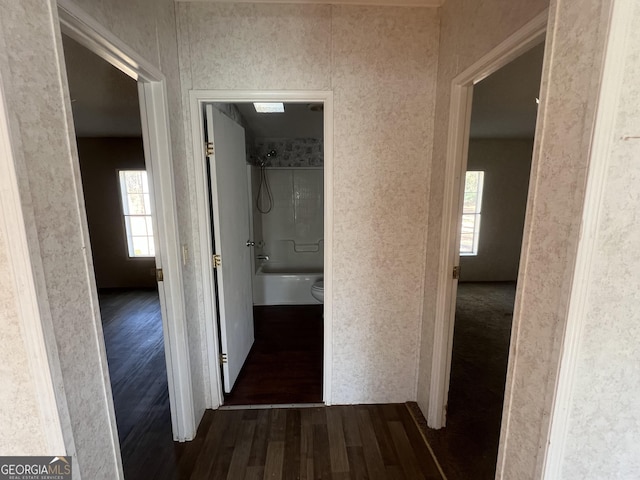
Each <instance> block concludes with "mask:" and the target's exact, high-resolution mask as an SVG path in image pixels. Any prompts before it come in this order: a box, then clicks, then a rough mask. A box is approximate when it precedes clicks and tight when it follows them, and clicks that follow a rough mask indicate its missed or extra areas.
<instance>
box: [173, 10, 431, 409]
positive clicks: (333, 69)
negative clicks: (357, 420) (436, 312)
mask: <svg viewBox="0 0 640 480" xmlns="http://www.w3.org/2000/svg"><path fill="white" fill-rule="evenodd" d="M178 12H179V13H178V18H179V27H180V28H179V38H180V65H181V68H180V70H181V73H182V88H183V101H184V102H185V105H186V104H187V100H188V91H189V90H191V89H229V90H333V93H334V109H335V111H334V132H335V136H334V152H333V153H334V178H333V182H334V187H333V188H334V198H333V200H334V211H333V215H334V227H333V235H334V239H333V252H334V259H333V263H334V277H333V281H334V298H333V312H332V313H333V320H334V323H333V358H332V359H331V361H332V365H333V373H332V376H333V380H332V385H331V389H332V399H331V400H332V402H334V403H366V402H403V401H406V400H411V399H415V396H416V375H417V356H418V347H419V338H418V336H417V335H416V333H417V332H418V331H419V319H420V309H421V303H422V302H421V300H420V297H421V293H422V282H423V278H424V242H425V236H426V230H425V226H426V214H427V190H428V188H427V185H428V178H429V164H430V155H431V150H432V141H433V140H432V139H433V136H432V131H433V106H434V103H435V96H434V93H435V92H434V87H435V75H436V61H437V49H438V35H439V16H438V11H437V10H436V9H429V8H393V7H359V6H329V5H278V4H228V3H227V4H225V3H206V2H196V3H191V2H183V3H180V4H179V5H178ZM185 130H186V135H187V136H190V134H191V123H190V117H189V115H188V112H185ZM187 144H188V145H189V144H190V143H189V142H188V143H187Z"/></svg>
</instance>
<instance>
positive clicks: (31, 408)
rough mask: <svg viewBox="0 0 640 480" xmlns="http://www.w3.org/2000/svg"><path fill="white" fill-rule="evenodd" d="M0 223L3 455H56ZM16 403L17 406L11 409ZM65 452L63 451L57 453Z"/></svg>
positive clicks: (0, 448)
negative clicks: (46, 432) (50, 439)
mask: <svg viewBox="0 0 640 480" xmlns="http://www.w3.org/2000/svg"><path fill="white" fill-rule="evenodd" d="M3 227H5V224H4V222H3V224H2V225H0V319H2V320H1V322H0V338H1V339H2V348H0V365H2V368H1V369H0V382H2V388H0V405H2V408H0V432H2V435H1V436H0V455H44V454H47V453H51V454H53V453H54V452H51V451H50V449H49V445H48V444H47V438H46V435H45V425H44V421H45V419H44V418H43V415H42V411H41V409H40V405H39V401H38V392H37V389H36V385H35V378H34V376H33V371H32V369H31V368H30V361H31V359H30V358H29V354H30V353H31V352H30V351H29V348H28V345H27V338H26V336H25V334H24V332H23V328H24V327H23V324H22V322H23V321H24V320H23V319H21V318H20V311H19V309H18V306H17V302H18V299H17V296H18V295H17V291H16V288H17V285H18V282H17V281H16V278H15V276H14V272H13V269H12V265H11V262H10V260H9V255H10V251H9V247H8V245H7V239H6V238H5V233H6V232H5V228H3ZM10 405H15V406H16V408H8V406H10ZM58 453H64V452H58Z"/></svg>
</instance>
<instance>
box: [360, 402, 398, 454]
mask: <svg viewBox="0 0 640 480" xmlns="http://www.w3.org/2000/svg"><path fill="white" fill-rule="evenodd" d="M367 408H368V409H369V412H370V414H371V423H372V425H373V430H374V431H375V434H376V440H377V441H378V446H379V447H380V454H381V455H382V461H383V462H384V464H385V465H398V457H397V456H396V450H395V448H394V446H393V441H392V440H391V434H390V432H389V428H388V427H387V422H386V421H385V419H384V411H383V409H382V407H381V406H380V405H368V406H367Z"/></svg>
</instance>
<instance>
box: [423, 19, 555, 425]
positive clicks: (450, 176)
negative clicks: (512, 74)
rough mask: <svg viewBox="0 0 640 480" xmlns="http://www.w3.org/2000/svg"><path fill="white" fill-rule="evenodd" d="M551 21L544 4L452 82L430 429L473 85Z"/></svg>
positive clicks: (448, 314)
mask: <svg viewBox="0 0 640 480" xmlns="http://www.w3.org/2000/svg"><path fill="white" fill-rule="evenodd" d="M547 20H548V11H547V10H546V9H545V10H544V11H543V12H541V13H540V14H538V15H537V16H536V17H535V18H533V19H532V20H531V21H529V22H528V23H527V24H526V25H524V26H523V27H522V28H520V29H519V30H518V31H516V32H515V33H514V34H513V35H511V36H510V37H509V38H507V39H506V40H505V41H503V42H502V43H500V44H499V45H498V46H496V47H495V48H494V49H493V50H491V51H490V52H489V53H487V54H486V55H485V56H483V57H482V58H481V59H479V60H478V61H477V62H475V63H474V64H473V65H471V66H470V67H468V68H467V69H466V70H464V71H463V72H462V73H460V74H459V75H457V76H456V77H455V78H454V79H453V80H452V82H451V100H450V107H449V128H448V131H449V133H448V139H447V155H446V166H445V176H444V182H445V184H444V203H443V214H442V223H441V234H440V235H441V244H442V248H441V249H440V255H439V261H438V264H439V270H438V282H437V292H436V310H435V325H434V340H433V356H432V361H431V383H430V388H429V407H428V412H427V424H428V426H429V427H431V428H436V429H439V428H442V427H444V426H445V424H446V408H447V397H448V394H449V380H450V374H451V354H452V349H453V326H454V316H455V301H456V297H455V290H456V286H457V280H455V279H452V274H451V272H452V271H453V267H454V265H456V264H457V262H458V258H459V253H458V251H457V250H458V248H459V247H458V242H459V238H458V237H459V235H457V232H458V231H459V228H460V227H459V223H460V221H459V218H458V217H459V212H460V201H461V191H462V189H463V187H462V179H463V172H464V169H465V167H466V162H467V153H468V145H469V127H470V123H471V101H472V97H473V86H474V85H475V84H476V83H478V82H480V81H482V80H483V79H485V78H486V77H488V76H489V75H491V74H492V73H494V72H495V71H496V70H499V69H500V68H502V67H503V66H504V65H506V64H507V63H509V62H511V61H512V60H514V59H515V58H517V57H518V56H520V55H521V54H522V53H524V52H526V51H527V50H529V49H530V48H532V47H533V46H535V45H536V44H538V43H540V42H541V41H542V40H543V39H544V35H545V32H546V28H547ZM525 235H526V232H525ZM523 242H524V240H523Z"/></svg>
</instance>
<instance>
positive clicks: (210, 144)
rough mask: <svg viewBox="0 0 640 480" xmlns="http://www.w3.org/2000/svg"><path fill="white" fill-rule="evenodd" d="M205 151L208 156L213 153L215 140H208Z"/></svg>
mask: <svg viewBox="0 0 640 480" xmlns="http://www.w3.org/2000/svg"><path fill="white" fill-rule="evenodd" d="M204 151H205V155H206V156H207V157H210V156H211V155H213V142H207V143H205V144H204Z"/></svg>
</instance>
